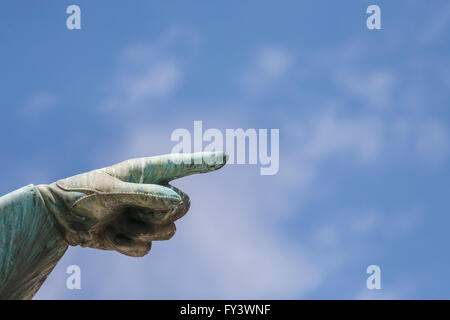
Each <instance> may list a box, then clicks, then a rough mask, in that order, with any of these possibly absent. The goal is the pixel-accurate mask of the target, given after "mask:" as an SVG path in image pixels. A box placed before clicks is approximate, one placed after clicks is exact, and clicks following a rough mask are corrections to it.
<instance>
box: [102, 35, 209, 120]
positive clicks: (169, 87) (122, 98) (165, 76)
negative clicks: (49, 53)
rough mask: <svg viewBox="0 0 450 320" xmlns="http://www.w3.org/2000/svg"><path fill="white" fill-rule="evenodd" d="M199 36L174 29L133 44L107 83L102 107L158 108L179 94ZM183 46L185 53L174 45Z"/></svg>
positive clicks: (124, 108) (128, 47) (130, 109)
mask: <svg viewBox="0 0 450 320" xmlns="http://www.w3.org/2000/svg"><path fill="white" fill-rule="evenodd" d="M199 41H200V40H199V37H198V36H197V35H196V34H195V33H193V32H190V31H189V30H185V29H180V28H172V29H170V30H169V31H168V32H167V33H166V34H164V35H163V36H161V38H159V39H156V40H154V41H153V42H150V43H136V44H131V45H129V46H127V47H126V48H124V49H123V50H122V53H121V54H120V56H119V60H118V61H119V62H118V65H117V71H116V74H115V75H114V76H113V80H112V82H111V83H109V84H107V85H106V88H107V91H108V92H109V94H107V96H106V97H105V99H104V100H103V101H102V102H100V110H103V111H115V112H119V113H122V114H123V113H126V112H129V111H135V110H136V109H144V108H152V109H157V108H158V104H160V103H162V102H164V101H166V100H167V99H168V98H170V97H171V96H173V95H174V94H175V93H176V90H177V89H178V88H179V87H180V85H181V84H182V82H183V73H184V68H185V67H186V63H187V62H188V60H189V57H190V56H191V55H193V54H194V53H195V51H196V50H197V47H198V44H199ZM174 46H175V47H178V50H180V48H179V47H181V50H182V52H179V51H174V50H173V47H174Z"/></svg>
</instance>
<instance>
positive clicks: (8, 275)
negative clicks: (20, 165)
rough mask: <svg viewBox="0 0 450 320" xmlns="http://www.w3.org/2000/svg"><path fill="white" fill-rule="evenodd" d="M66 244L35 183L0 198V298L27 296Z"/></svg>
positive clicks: (46, 272) (35, 287)
mask: <svg viewBox="0 0 450 320" xmlns="http://www.w3.org/2000/svg"><path fill="white" fill-rule="evenodd" d="M67 247H68V245H67V243H66V242H65V241H64V239H63V237H62V236H61V234H60V232H59V231H58V229H57V227H56V222H55V221H54V218H53V216H52V215H51V213H50V212H49V211H48V209H47V207H46V206H45V203H44V200H43V199H42V196H41V195H40V193H39V191H38V190H37V189H36V187H35V186H33V185H29V186H26V187H23V188H21V189H18V190H16V191H13V192H11V193H9V194H7V195H5V196H3V197H0V299H31V298H32V297H33V296H34V295H35V293H36V292H37V290H38V289H39V288H40V286H41V285H42V283H43V282H44V281H45V279H46V278H47V276H48V275H49V274H50V272H51V271H52V270H53V268H54V267H55V266H56V264H57V262H58V261H59V260H60V259H61V257H62V256H63V254H64V252H65V251H66V250H67Z"/></svg>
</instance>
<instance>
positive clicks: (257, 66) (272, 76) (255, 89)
mask: <svg viewBox="0 0 450 320" xmlns="http://www.w3.org/2000/svg"><path fill="white" fill-rule="evenodd" d="M292 63H293V61H292V57H291V54H290V53H289V52H288V51H287V50H286V49H284V48H280V47H276V46H266V47H264V48H262V49H260V50H259V51H258V52H257V53H256V54H255V55H254V57H253V58H252V63H251V64H250V66H249V67H248V68H247V69H246V70H245V71H244V72H243V74H242V75H241V77H240V83H241V85H242V86H243V88H244V89H245V91H246V92H247V93H248V94H250V95H257V94H261V93H263V92H264V90H267V89H269V88H270V87H271V86H274V85H276V84H277V83H278V82H279V81H281V80H282V79H283V77H284V76H285V75H286V74H287V73H288V72H289V68H290V67H291V64H292Z"/></svg>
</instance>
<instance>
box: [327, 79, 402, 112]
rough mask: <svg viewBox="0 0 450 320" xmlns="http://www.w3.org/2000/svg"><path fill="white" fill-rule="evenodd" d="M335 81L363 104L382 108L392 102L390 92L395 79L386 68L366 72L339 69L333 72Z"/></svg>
mask: <svg viewBox="0 0 450 320" xmlns="http://www.w3.org/2000/svg"><path fill="white" fill-rule="evenodd" d="M335 82H336V83H337V84H338V85H339V86H341V87H342V88H343V89H344V90H346V91H347V92H348V93H349V94H351V95H353V96H354V97H356V98H358V99H360V101H361V102H362V103H363V104H367V105H372V106H374V107H377V108H383V107H387V106H389V104H390V103H391V102H392V99H391V94H392V91H393V89H394V85H395V82H396V79H395V76H394V75H393V74H392V72H390V71H386V70H375V71H367V72H366V73H352V72H349V71H348V70H346V71H345V72H344V71H342V70H340V71H338V72H337V73H336V74H335Z"/></svg>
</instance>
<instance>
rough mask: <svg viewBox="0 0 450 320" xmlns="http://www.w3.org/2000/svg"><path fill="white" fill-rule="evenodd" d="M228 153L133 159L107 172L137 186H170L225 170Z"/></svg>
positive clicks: (186, 154)
mask: <svg viewBox="0 0 450 320" xmlns="http://www.w3.org/2000/svg"><path fill="white" fill-rule="evenodd" d="M227 159H228V156H227V155H226V153H225V152H222V151H219V152H197V153H172V154H166V155H161V156H156V157H149V158H138V159H131V160H127V161H124V162H121V163H119V164H116V165H114V166H111V167H108V168H105V170H106V171H107V172H108V173H109V174H111V175H113V176H115V177H116V178H118V179H120V180H122V181H125V182H134V183H146V184H147V183H155V184H158V183H167V182H169V181H172V180H174V179H178V178H181V177H185V176H189V175H192V174H198V173H207V172H211V171H215V170H217V169H220V168H222V167H223V166H224V165H225V163H226V161H227Z"/></svg>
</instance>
